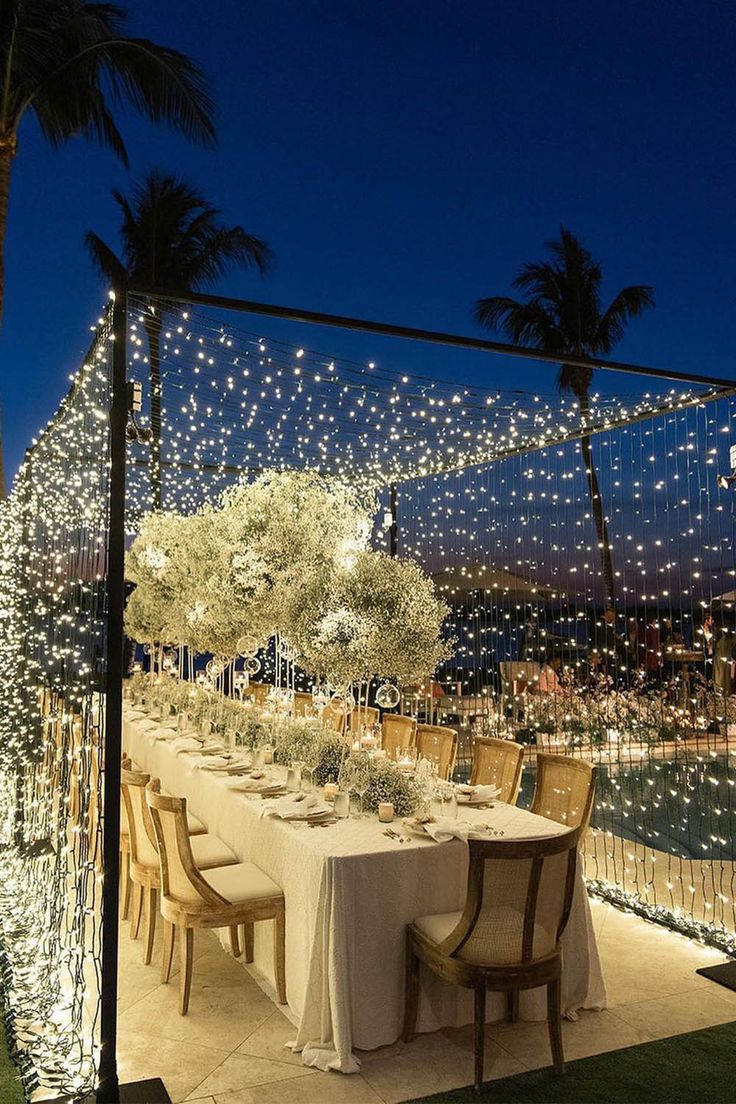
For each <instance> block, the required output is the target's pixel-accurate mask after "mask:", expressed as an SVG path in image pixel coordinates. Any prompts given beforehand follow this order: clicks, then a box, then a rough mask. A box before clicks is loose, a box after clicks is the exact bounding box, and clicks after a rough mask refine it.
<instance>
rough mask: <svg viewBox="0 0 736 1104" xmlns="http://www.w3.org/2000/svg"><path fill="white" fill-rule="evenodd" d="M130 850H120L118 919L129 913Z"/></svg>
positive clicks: (125, 918)
mask: <svg viewBox="0 0 736 1104" xmlns="http://www.w3.org/2000/svg"><path fill="white" fill-rule="evenodd" d="M130 890H131V882H130V851H121V852H120V919H121V920H127V919H128V916H129V915H130Z"/></svg>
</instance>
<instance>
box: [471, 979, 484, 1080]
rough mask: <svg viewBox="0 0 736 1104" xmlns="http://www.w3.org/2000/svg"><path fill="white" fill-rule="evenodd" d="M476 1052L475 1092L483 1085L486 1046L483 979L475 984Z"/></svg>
mask: <svg viewBox="0 0 736 1104" xmlns="http://www.w3.org/2000/svg"><path fill="white" fill-rule="evenodd" d="M473 1034H474V1050H475V1091H476V1092H478V1091H479V1090H480V1087H481V1085H482V1084H483V1057H484V1052H485V1046H486V982H485V978H481V979H480V980H479V981H476V983H475V1021H474V1032H473Z"/></svg>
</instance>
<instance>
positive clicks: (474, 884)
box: [403, 828, 583, 1089]
mask: <svg viewBox="0 0 736 1104" xmlns="http://www.w3.org/2000/svg"><path fill="white" fill-rule="evenodd" d="M582 832H583V829H582V828H575V829H572V830H571V831H569V832H564V833H562V834H561V835H558V836H549V837H542V838H540V839H529V840H474V839H471V840H469V841H468V845H469V848H470V866H469V869H468V888H467V897H466V900H465V907H464V909H462V911H458V912H445V913H440V914H439V915H436V916H422V917H420V918H419V919H418V920H415V921H414V923H413V924H410V925H409V927H408V929H407V954H406V1000H405V1007H404V1033H403V1035H404V1039H405V1041H406V1042H410V1041H411V1039H412V1037H413V1035H414V1030H415V1027H416V1020H417V1009H418V1002H419V969H420V963H422V962H424V963H425V964H426V965H427V966H429V968H430V969H431V970H432V971H433V972H434V973H435V974H437V975H438V976H439V977H441V978H443V979H444V980H445V981H449V982H450V983H452V984H454V985H462V986H464V987H465V988H468V989H473V990H474V992H475V1088H476V1089H479V1088H480V1086H481V1083H482V1081H483V1057H484V1043H485V1026H486V991H487V990H488V989H490V990H491V991H492V992H501V993H506V994H507V995H508V996H507V1000H508V1006H509V1011H510V1014H511V1018H512V1019H513V1018H514V1007H515V1000H518V994H519V992H520V991H521V990H524V989H536V988H537V987H538V986H540V985H546V986H547V1022H548V1026H549V1038H550V1046H551V1049H552V1060H553V1063H554V1066H555V1069H556V1070H557V1071H558V1072H562V1071H563V1070H564V1054H563V1050H562V1031H561V1024H560V1016H561V1007H560V1003H561V994H560V977H561V969H562V956H561V953H560V939H561V937H562V933H563V932H564V930H565V926H566V925H567V921H568V917H569V915H570V906H571V903H572V895H573V890H574V888H575V870H576V856H577V848H578V842H579V840H580V837H581V835H582Z"/></svg>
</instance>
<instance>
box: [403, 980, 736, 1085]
mask: <svg viewBox="0 0 736 1104" xmlns="http://www.w3.org/2000/svg"><path fill="white" fill-rule="evenodd" d="M683 999H687V998H683ZM566 1071H567V1072H566V1073H565V1074H564V1076H562V1077H560V1076H557V1075H555V1074H554V1073H553V1072H552V1070H551V1069H548V1070H538V1071H534V1072H533V1073H521V1074H519V1075H518V1076H516V1077H504V1078H502V1079H500V1080H498V1081H489V1082H487V1083H486V1084H485V1085H484V1086H483V1088H482V1090H481V1091H480V1092H479V1093H476V1092H474V1091H473V1089H472V1088H467V1089H456V1090H453V1091H451V1092H445V1093H437V1094H436V1095H435V1096H427V1097H422V1098H421V1099H422V1101H423V1102H427V1101H432V1102H433V1104H471V1102H475V1101H486V1100H487V1101H494V1102H497V1104H577V1102H580V1104H598V1102H600V1104H619V1102H620V1104H733V1102H734V1101H736V1076H735V1075H736V1023H730V1024H723V1025H722V1026H720V1027H709V1028H706V1030H705V1031H693V1032H691V1033H689V1034H688V1035H676V1036H674V1037H673V1038H670V1039H661V1040H659V1041H658V1042H656V1043H644V1044H643V1045H642V1046H637V1047H627V1048H626V1049H625V1050H615V1051H611V1052H610V1053H608V1054H598V1055H596V1056H595V1057H594V1058H582V1059H580V1060H579V1061H577V1062H568V1063H567V1066H566ZM409 1104H418V1101H411V1102H409Z"/></svg>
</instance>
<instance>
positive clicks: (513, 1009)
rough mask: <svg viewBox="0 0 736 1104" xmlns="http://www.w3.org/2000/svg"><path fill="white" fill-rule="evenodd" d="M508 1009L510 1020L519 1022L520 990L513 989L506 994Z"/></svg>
mask: <svg viewBox="0 0 736 1104" xmlns="http://www.w3.org/2000/svg"><path fill="white" fill-rule="evenodd" d="M506 1009H507V1012H508V1017H509V1022H510V1023H518V1022H519V990H518V989H512V990H511V992H510V993H507V994H506Z"/></svg>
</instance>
